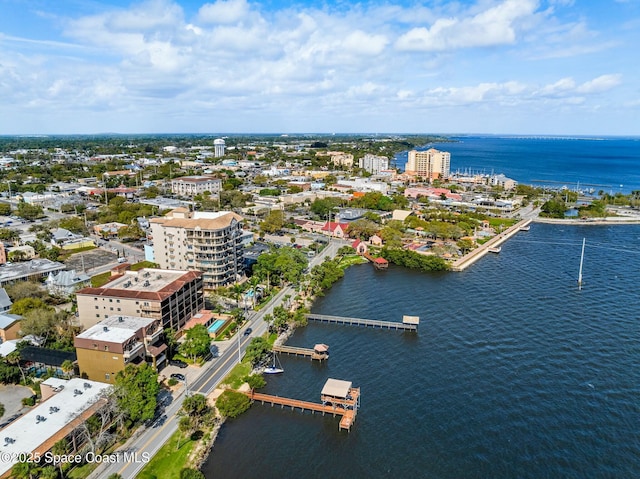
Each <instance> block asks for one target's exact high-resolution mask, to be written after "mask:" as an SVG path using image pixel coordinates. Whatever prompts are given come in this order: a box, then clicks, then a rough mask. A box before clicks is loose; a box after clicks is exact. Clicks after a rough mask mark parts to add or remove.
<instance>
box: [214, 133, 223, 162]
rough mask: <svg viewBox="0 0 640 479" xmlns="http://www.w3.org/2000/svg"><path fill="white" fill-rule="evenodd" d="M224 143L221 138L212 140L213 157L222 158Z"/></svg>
mask: <svg viewBox="0 0 640 479" xmlns="http://www.w3.org/2000/svg"><path fill="white" fill-rule="evenodd" d="M224 149H225V143H224V140H223V139H222V138H218V139H216V140H213V156H215V157H216V158H220V157H221V156H224Z"/></svg>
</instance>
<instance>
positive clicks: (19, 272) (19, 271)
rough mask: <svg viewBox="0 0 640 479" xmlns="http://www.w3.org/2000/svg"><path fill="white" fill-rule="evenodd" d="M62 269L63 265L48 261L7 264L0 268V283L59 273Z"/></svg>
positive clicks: (33, 260) (35, 260) (37, 260)
mask: <svg viewBox="0 0 640 479" xmlns="http://www.w3.org/2000/svg"><path fill="white" fill-rule="evenodd" d="M64 268H65V266H64V264H62V263H58V262H57V261H51V260H48V259H32V260H31V261H27V262H24V263H15V264H7V265H5V266H3V267H2V268H0V283H4V282H7V281H12V280H13V279H18V278H25V277H28V276H31V275H32V274H43V273H49V272H51V271H60V270H63V269H64Z"/></svg>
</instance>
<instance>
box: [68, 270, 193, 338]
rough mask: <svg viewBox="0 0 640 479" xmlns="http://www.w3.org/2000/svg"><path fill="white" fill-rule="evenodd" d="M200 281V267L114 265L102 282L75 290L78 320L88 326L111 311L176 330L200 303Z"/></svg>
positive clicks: (179, 328)
mask: <svg viewBox="0 0 640 479" xmlns="http://www.w3.org/2000/svg"><path fill="white" fill-rule="evenodd" d="M122 266H123V267H126V266H127V265H122ZM202 285H203V284H202V273H201V272H200V271H174V270H167V269H149V268H144V269H141V270H139V271H127V270H123V269H116V270H115V272H114V273H113V276H112V279H111V280H110V281H109V282H108V283H106V284H104V285H103V286H100V287H97V288H94V287H87V288H83V289H80V290H78V291H77V292H76V300H77V302H78V321H79V322H80V324H82V325H83V326H84V327H85V328H89V327H91V326H93V325H94V324H97V323H98V322H99V321H101V320H103V319H105V318H108V317H109V316H112V315H122V316H140V317H143V318H154V319H159V320H160V321H161V323H162V327H163V328H171V329H172V330H174V331H176V332H177V331H179V330H181V329H182V327H183V326H184V324H185V323H186V322H187V321H188V320H189V319H191V317H193V315H194V314H196V313H197V312H198V311H200V310H201V309H202V308H203V307H204V293H203V289H202Z"/></svg>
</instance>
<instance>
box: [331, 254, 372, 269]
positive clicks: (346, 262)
mask: <svg viewBox="0 0 640 479" xmlns="http://www.w3.org/2000/svg"><path fill="white" fill-rule="evenodd" d="M366 262H367V260H366V259H365V258H364V257H363V256H360V255H357V254H351V255H348V256H345V257H343V258H342V259H341V260H340V263H338V266H340V267H341V268H342V269H347V268H348V267H349V266H352V265H354V264H362V263H366Z"/></svg>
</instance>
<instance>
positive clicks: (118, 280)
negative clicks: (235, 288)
mask: <svg viewBox="0 0 640 479" xmlns="http://www.w3.org/2000/svg"><path fill="white" fill-rule="evenodd" d="M122 266H125V265H122ZM200 277H202V273H201V272H200V271H177V270H168V269H151V268H145V269H141V270H140V271H123V273H122V275H118V276H116V277H115V278H114V279H112V280H111V281H109V282H108V283H106V284H105V285H103V286H101V287H99V288H93V287H87V288H83V289H81V290H79V291H77V292H76V295H78V296H84V295H90V296H105V297H112V298H131V299H142V300H151V301H162V300H163V299H165V298H168V297H169V296H171V295H172V294H173V293H175V292H176V291H179V290H180V289H181V288H182V287H183V286H184V285H185V283H189V282H191V281H194V280H195V279H197V278H200Z"/></svg>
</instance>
